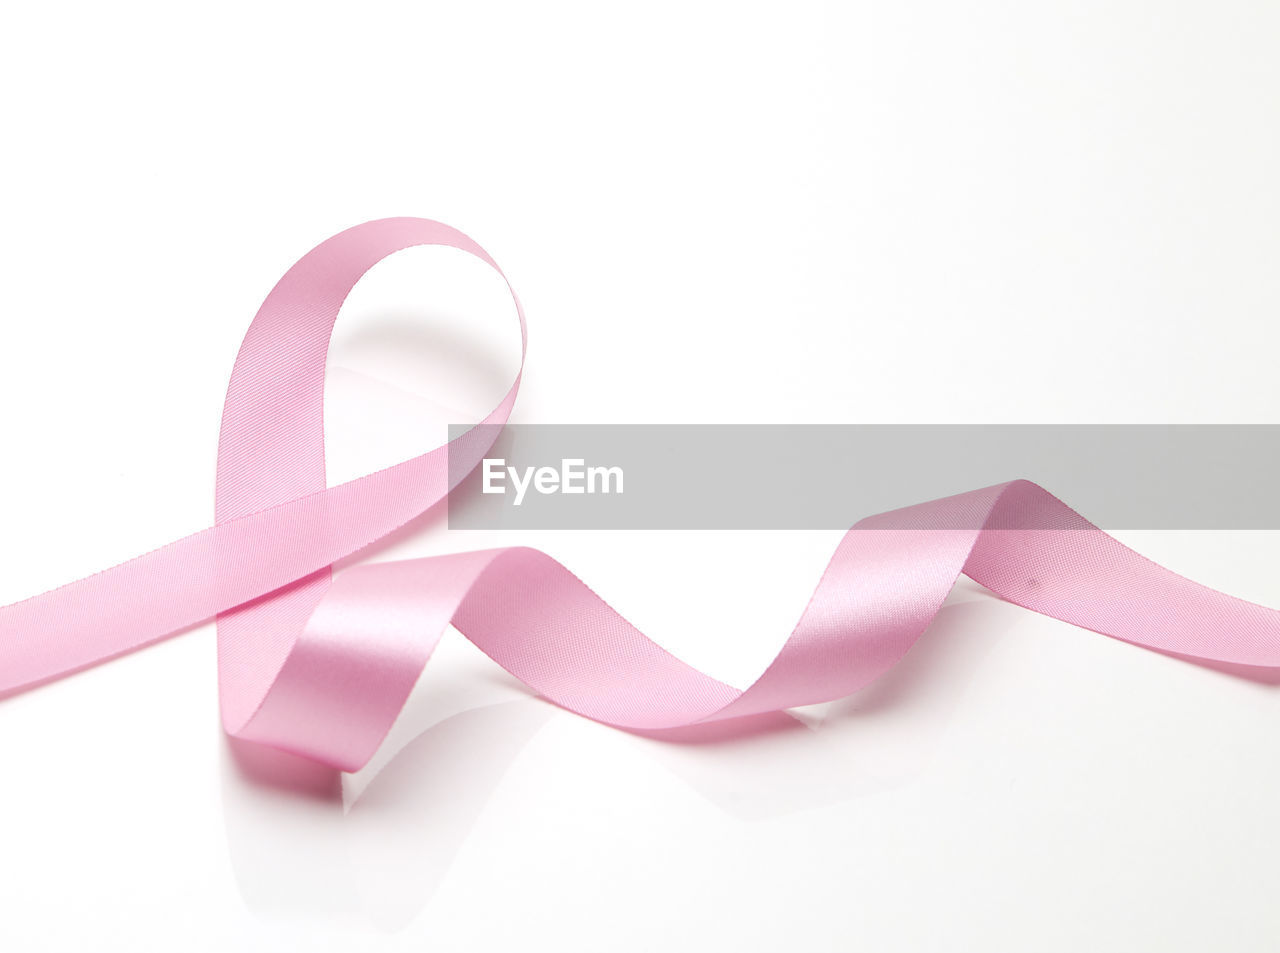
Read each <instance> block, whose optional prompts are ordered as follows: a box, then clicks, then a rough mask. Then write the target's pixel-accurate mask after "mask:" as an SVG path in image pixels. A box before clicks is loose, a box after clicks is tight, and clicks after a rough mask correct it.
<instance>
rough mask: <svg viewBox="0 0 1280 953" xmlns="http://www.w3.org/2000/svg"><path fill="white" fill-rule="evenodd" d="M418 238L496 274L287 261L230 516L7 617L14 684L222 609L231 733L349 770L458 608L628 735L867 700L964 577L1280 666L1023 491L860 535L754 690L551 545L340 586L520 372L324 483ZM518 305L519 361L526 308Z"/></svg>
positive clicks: (1270, 620)
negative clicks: (689, 658)
mask: <svg viewBox="0 0 1280 953" xmlns="http://www.w3.org/2000/svg"><path fill="white" fill-rule="evenodd" d="M418 245H447V246H451V247H453V248H458V249H461V250H463V251H466V252H469V253H470V254H472V255H475V256H476V257H478V258H480V259H481V260H483V261H485V262H486V263H488V264H489V265H491V266H492V267H493V268H494V269H497V268H498V266H497V264H496V263H495V262H494V261H493V259H492V258H490V257H489V255H488V254H487V253H486V252H485V251H484V250H483V249H482V248H480V246H479V245H477V244H476V243H475V242H473V241H471V239H469V238H467V237H466V236H465V235H463V234H462V233H460V232H458V231H456V230H455V229H452V228H450V227H448V226H447V225H441V224H439V223H437V222H432V221H427V220H425V219H415V218H392V219H383V220H380V221H375V222H368V223H366V224H364V225H358V226H356V227H355V228H351V229H348V230H347V231H345V232H342V233H340V234H338V235H335V236H334V237H333V238H330V239H329V240H328V241H325V242H324V243H322V244H321V245H319V246H318V247H316V248H315V249H314V250H312V251H311V252H310V253H309V254H307V255H306V256H305V257H304V258H303V259H302V260H301V261H299V262H298V263H297V264H296V265H294V266H293V267H292V268H291V269H289V271H288V273H287V274H285V276H284V277H283V278H282V279H281V280H280V282H279V284H277V285H276V286H275V288H274V289H273V290H272V291H271V293H270V295H268V297H267V299H266V301H265V302H264V303H263V305H262V308H261V310H259V312H258V314H257V317H256V318H254V321H253V324H252V325H251V326H250V328H249V331H248V333H247V334H246V335H245V339H244V343H243V345H242V346H241V348H240V353H239V355H238V356H237V358H236V363H235V367H234V369H233V370H232V373H231V382H230V385H229V387H228V390H227V399H226V405H225V407H224V410H223V418H222V434H221V441H220V444H219V450H218V479H217V501H216V519H215V524H214V525H213V526H211V527H210V528H208V529H206V530H203V531H201V532H199V533H196V534H194V535H192V536H187V537H185V538H183V539H179V540H177V541H175V542H173V543H170V544H169V545H167V546H164V547H162V548H160V549H157V550H154V551H153V552H150V553H147V554H146V555H143V556H139V557H137V558H136V559H132V560H130V561H129V562H126V563H122V564H121V565H119V566H115V567H113V568H111V569H108V570H105V571H103V572H100V573H98V574H96V575H94V576H90V577H89V578H87V579H81V580H79V581H77V582H73V583H70V584H68V585H66V586H63V587H61V588H59V589H55V590H52V591H50V592H46V593H44V594H42V595H39V596H35V597H33V598H31V599H27V600H25V601H23V602H18V603H15V604H13V605H10V606H6V607H4V608H0V692H4V691H14V690H18V689H21V688H24V687H28V686H32V685H35V684H37V683H40V682H44V681H48V680H50V679H53V678H56V677H58V676H61V675H64V674H67V673H70V672H73V671H75V670H77V669H81V668H84V667H85V666H87V665H91V664H93V663H95V662H98V661H101V660H104V659H107V658H110V657H112V656H116V655H119V654H121V653H124V652H128V651H131V650H133V649H136V648H138V647H140V646H142V645H145V644H147V643H150V642H154V641H156V640H158V639H161V638H164V637H165V636H167V635H170V634H172V633H174V632H175V631H178V630H180V629H183V628H186V627H188V626H191V625H194V624H196V623H199V622H202V621H205V620H208V619H211V618H213V617H215V616H216V617H217V621H218V678H219V698H220V703H221V708H222V718H223V724H224V726H225V728H226V730H227V731H228V732H229V733H230V734H232V735H234V736H236V737H239V738H245V739H250V740H253V741H258V742H262V743H265V744H269V745H274V746H276V747H278V748H282V749H285V750H288V751H292V752H295V753H299V754H302V755H305V756H308V757H310V758H314V759H316V760H319V761H322V762H325V763H328V764H331V765H334V766H336V767H338V768H342V769H344V770H355V769H357V768H359V767H361V766H362V765H363V764H365V763H366V762H367V761H368V760H369V758H370V757H371V756H372V754H373V753H374V751H375V750H376V749H377V747H378V745H379V744H380V742H381V741H382V739H383V737H384V736H385V735H386V733H387V731H388V730H389V728H390V727H391V724H392V722H393V720H394V719H395V717H396V715H397V714H398V712H399V711H400V709H401V707H402V706H403V704H404V702H405V699H406V697H407V696H408V694H409V691H410V689H411V688H412V687H413V684H414V682H415V681H416V680H417V678H418V676H419V674H420V673H421V671H422V667H423V666H424V665H425V664H426V662H427V659H428V658H429V657H430V655H431V651H432V649H433V648H434V646H435V644H436V642H437V641H438V639H439V637H440V635H441V633H442V632H443V631H444V629H445V628H446V626H447V625H448V624H449V623H452V624H453V625H454V626H456V627H457V628H458V629H459V630H460V631H461V632H462V633H464V634H465V635H466V636H467V638H469V639H470V640H471V641H472V642H474V643H475V644H476V645H477V646H478V647H479V648H480V649H481V650H483V651H484V652H485V653H486V654H487V655H488V656H489V657H490V658H492V659H493V660H494V661H495V662H497V663H498V664H499V665H501V666H502V667H503V668H505V669H506V670H507V671H508V672H510V673H511V674H512V675H514V676H515V677H516V678H518V679H520V680H521V681H522V682H524V683H525V684H526V685H528V686H529V687H530V688H531V689H533V690H534V691H535V692H537V693H539V694H540V695H542V696H544V697H545V698H547V699H549V700H551V701H553V702H555V703H556V704H557V705H560V706H562V707H564V708H567V709H569V710H571V711H574V712H577V713H578V714H580V715H584V716H586V717H588V718H593V719H595V720H597V721H601V722H606V723H608V724H612V725H617V726H619V727H623V728H630V729H638V730H643V729H661V728H674V727H680V726H685V725H691V724H694V723H698V722H707V721H715V720H719V719H727V718H734V717H740V716H743V715H750V714H756V713H760V712H766V711H773V710H776V709H782V708H790V707H794V706H798V705H806V704H811V703H816V702H823V701H829V700H831V699H835V698H838V697H841V696H844V695H847V694H849V693H851V692H854V691H856V690H857V689H859V688H861V687H863V686H864V685H866V684H868V683H869V682H871V681H873V680H874V679H876V678H878V677H879V676H880V675H881V674H883V673H884V672H885V671H886V670H887V669H889V668H890V667H891V666H892V665H893V664H894V663H895V662H897V661H898V660H899V659H900V658H901V657H902V656H903V654H904V653H905V652H906V651H907V649H908V648H909V647H910V646H911V644H912V643H913V642H914V641H915V640H916V639H917V638H918V637H919V636H920V634H921V633H922V632H923V631H924V630H925V629H926V628H927V627H928V625H929V623H930V621H931V620H932V619H933V617H934V616H935V615H936V614H937V612H938V610H939V608H940V607H941V605H942V602H943V600H944V599H945V598H946V595H947V593H948V592H949V591H950V589H951V588H952V586H954V584H955V582H956V580H957V578H958V577H959V575H960V573H964V574H966V575H968V576H970V577H972V578H973V579H975V580H976V581H978V582H979V583H981V584H983V585H984V586H986V587H987V588H989V589H991V590H992V591H994V592H995V593H997V594H998V595H999V596H1001V597H1002V598H1004V599H1007V600H1009V601H1011V602H1014V603H1017V604H1018V605H1021V606H1025V607H1026V608H1028V609H1032V610H1034V611H1036V612H1041V613H1044V614H1046V615H1050V616H1053V617H1055V618H1058V619H1062V620H1064V621H1067V622H1070V623H1072V624H1074V625H1078V626H1081V627H1083V628H1086V629H1092V630H1094V631H1096V632H1101V633H1103V634H1105V635H1110V636H1113V637H1115V638H1118V639H1123V640H1125V641H1128V642H1132V643H1134V644H1137V645H1142V646H1146V647H1149V648H1153V649H1157V650H1160V651H1164V652H1168V653H1172V654H1176V655H1180V656H1185V657H1190V658H1193V659H1201V660H1206V661H1216V662H1226V663H1235V664H1241V665H1250V666H1276V665H1280V612H1277V611H1276V610H1274V609H1268V608H1265V607H1262V606H1259V605H1255V604H1253V603H1249V602H1245V601H1243V600H1240V599H1236V598H1233V597H1231V596H1228V595H1225V594H1223V593H1220V592H1216V591H1214V590H1212V589H1208V588H1205V587H1203V586H1200V585H1198V584H1196V583H1194V582H1191V581H1189V580H1187V579H1185V578H1183V577H1181V576H1178V575H1176V574H1175V573H1172V572H1170V571H1168V570H1166V569H1163V568H1161V567H1160V566H1158V565H1156V564H1155V563H1152V562H1150V561H1149V560H1147V559H1145V558H1143V557H1142V556H1140V555H1138V554H1137V553H1135V552H1133V551H1132V550H1130V549H1128V548H1127V547H1125V546H1123V545H1121V544H1120V543H1119V542H1117V541H1116V540H1114V539H1112V538H1111V537H1110V536H1108V535H1107V534H1106V533H1104V532H1102V531H1101V530H1100V529H1098V528H1097V527H1095V526H1094V525H1092V524H1091V523H1089V522H1088V521H1087V520H1085V519H1084V518H1083V517H1081V516H1079V515H1078V514H1077V513H1075V512H1074V511H1073V510H1071V509H1070V508H1068V507H1067V506H1066V505H1064V504H1063V503H1061V502H1060V501H1058V500H1057V499H1056V498H1054V497H1053V496H1051V495H1050V494H1049V493H1047V492H1045V491H1044V490H1042V489H1040V488H1039V487H1037V486H1035V485H1034V484H1031V483H1028V482H1026V481H1015V482H1012V483H1006V484H1002V485H999V486H993V487H987V488H985V489H980V490H975V491H973V492H970V493H964V494H961V495H959V496H954V497H948V498H946V499H942V500H935V501H933V502H929V503H924V504H921V505H919V506H916V507H911V508H909V509H908V510H905V511H897V512H896V513H893V514H884V515H881V516H873V517H870V518H868V519H866V520H863V521H862V522H860V523H858V524H857V525H855V526H854V527H853V528H852V529H851V530H849V532H848V533H846V534H845V536H844V538H843V539H842V540H841V542H840V544H839V546H838V547H837V549H836V552H835V554H834V556H833V557H832V559H831V562H830V564H829V565H828V566H827V568H826V571H825V572H824V573H823V575H822V578H821V580H820V581H819V583H818V585H817V587H816V589H815V590H814V593H813V595H812V597H811V598H810V600H809V603H808V605H807V606H805V607H804V610H803V612H802V614H801V616H800V620H799V622H798V623H797V625H796V627H795V629H794V630H793V631H792V633H791V635H790V636H789V637H788V638H787V640H786V642H785V643H784V644H783V646H782V649H781V650H780V651H779V653H778V655H777V657H776V658H775V659H774V661H773V663H772V664H771V665H769V667H768V668H767V669H766V671H765V672H764V674H763V675H761V676H760V678H759V679H757V680H756V681H755V682H754V683H753V684H752V685H751V686H750V687H748V688H746V689H745V690H742V689H738V688H734V687H731V686H729V685H726V684H724V683H723V682H720V681H718V680H716V679H714V678H711V677H710V676H708V675H705V674H703V673H702V672H700V671H698V670H697V669H694V668H692V667H690V666H688V665H686V664H685V663H683V662H681V661H680V660H679V659H677V658H675V657H674V656H672V655H671V654H670V653H668V652H666V651H665V650H663V649H662V648H660V647H659V646H658V645H657V644H656V643H654V642H652V641H650V640H649V639H648V638H647V637H645V636H644V635H643V634H642V633H641V632H639V631H638V630H637V629H635V628H634V627H633V626H631V625H630V624H629V623H628V622H627V621H626V620H625V619H623V618H622V617H621V616H619V615H618V614H617V613H616V612H614V611H613V610H612V609H610V608H609V606H608V605H606V604H605V602H604V601H603V600H601V599H600V597H598V596H597V595H596V594H595V593H593V592H592V591H591V590H590V589H588V588H587V587H586V585H584V584H583V583H582V582H581V581H580V580H579V579H578V578H577V577H576V576H574V575H573V574H572V573H571V572H569V571H568V570H567V569H565V568H564V567H563V566H561V565H560V564H559V563H558V562H556V561H555V560H554V559H552V558H551V557H549V556H547V555H545V554H544V553H541V552H539V551H537V550H534V549H529V548H525V547H513V548H507V549H493V550H487V551H481V552H464V553H456V554H451V555H447V556H435V557H431V558H427V559H414V560H407V561H402V562H391V563H378V564H370V565H358V566H355V567H354V568H350V569H347V570H345V571H344V572H342V573H340V574H338V575H337V576H336V577H335V576H334V575H333V573H332V571H331V568H330V567H331V566H332V565H333V564H334V563H335V562H337V561H338V560H340V559H343V558H344V557H347V556H349V555H350V554H352V553H354V552H356V551H358V550H360V549H362V548H363V547H366V546H368V545H369V544H371V543H373V542H375V541H377V540H378V539H380V538H382V537H384V536H386V535H387V534H388V533H391V532H392V531H394V530H395V529H396V528H398V527H400V526H402V525H404V524H405V523H407V522H408V521H409V520H411V519H413V518H414V517H415V516H417V515H419V514H420V513H422V512H424V511H425V510H427V509H428V508H430V507H432V506H434V505H436V504H438V503H440V502H441V501H442V500H444V499H445V498H446V497H447V495H448V494H449V492H450V491H451V489H452V486H451V485H450V474H451V473H452V474H454V476H455V477H456V476H457V475H458V474H460V473H464V472H466V471H469V470H471V469H473V468H474V467H475V466H476V465H477V464H478V463H479V462H480V461H481V460H482V459H483V457H484V455H485V453H486V452H487V451H488V450H489V448H490V446H491V444H492V440H493V438H494V436H495V435H496V433H497V431H498V430H499V429H500V426H501V425H502V424H504V423H505V422H506V421H507V419H508V417H509V415H510V413H511V408H512V405H513V403H514V401H515V397H516V392H517V390H518V388H519V383H520V375H519V374H517V375H516V379H515V381H513V382H512V384H511V387H510V389H509V390H508V391H507V393H506V396H504V397H503V398H502V400H501V401H500V402H499V403H498V405H497V406H496V407H495V408H494V409H493V410H492V412H490V413H489V415H488V416H487V417H486V418H485V419H484V420H483V421H482V422H481V424H482V426H479V427H477V428H475V429H473V430H471V431H469V432H468V433H467V434H465V435H463V436H462V437H459V438H457V439H456V440H454V441H453V442H452V443H451V444H448V445H445V446H441V447H437V448H435V449H433V450H431V451H430V452H428V453H425V454H423V455H422V456H418V457H414V458H413V459H410V460H406V461H404V462H403V463H399V464H397V465H395V466H392V467H388V468H386V469H384V470H379V471H377V472H375V473H371V474H369V475H367V476H364V477H361V478H359V479H356V480H352V481H350V482H348V483H343V484H341V485H338V486H334V487H329V486H327V485H326V480H325V460H324V422H323V401H324V376H325V360H326V356H327V354H328V349H329V340H330V336H331V333H332V330H333V325H334V321H335V320H336V319H337V316H338V311H339V309H340V307H341V305H342V302H343V300H344V299H345V298H346V296H347V294H348V293H349V292H350V291H351V289H352V287H353V286H354V285H355V283H356V282H357V281H358V280H359V279H360V278H361V276H363V275H364V274H365V272H367V271H368V270H369V269H370V268H371V267H372V266H373V265H374V264H376V263H377V262H378V261H380V260H382V259H383V258H385V257H387V256H388V255H391V254H393V253H394V252H397V251H399V250H401V249H405V248H409V247H412V246H418ZM499 274H501V271H500V270H499ZM504 280H505V279H504ZM513 298H514V292H513ZM516 315H517V318H518V320H519V324H520V335H521V342H522V349H521V357H522V366H523V355H524V347H523V345H524V343H525V341H526V328H525V319H524V313H523V311H522V310H521V309H520V304H519V301H518V300H517V301H516ZM493 425H498V426H493ZM450 458H452V461H453V465H452V466H450V465H449V460H450Z"/></svg>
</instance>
